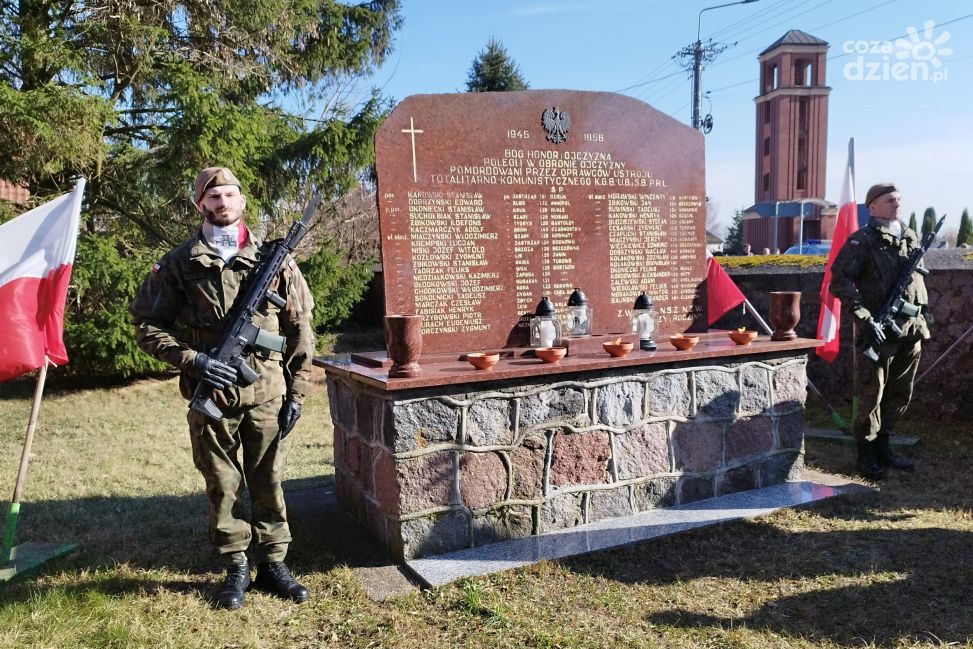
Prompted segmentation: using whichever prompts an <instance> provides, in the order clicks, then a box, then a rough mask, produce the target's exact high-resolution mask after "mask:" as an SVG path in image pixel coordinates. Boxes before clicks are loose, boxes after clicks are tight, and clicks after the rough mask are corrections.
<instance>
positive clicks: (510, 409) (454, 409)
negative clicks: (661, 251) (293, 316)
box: [327, 353, 807, 561]
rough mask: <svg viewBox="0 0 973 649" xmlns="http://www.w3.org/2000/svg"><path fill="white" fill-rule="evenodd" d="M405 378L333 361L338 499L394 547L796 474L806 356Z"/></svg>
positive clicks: (438, 545) (698, 495) (448, 544)
mask: <svg viewBox="0 0 973 649" xmlns="http://www.w3.org/2000/svg"><path fill="white" fill-rule="evenodd" d="M727 360H730V359H721V360H720V362H719V364H714V363H713V359H707V360H700V361H697V362H694V363H692V362H691V363H679V364H671V365H651V366H644V365H643V366H636V367H628V368H618V369H612V370H598V371H587V372H577V373H570V374H561V375H557V376H556V377H548V378H546V379H545V378H542V377H537V376H535V377H531V378H525V379H522V380H518V381H494V382H482V383H474V384H467V385H445V386H438V387H434V388H421V389H414V390H408V391H400V392H389V391H383V390H380V389H377V388H374V387H371V386H368V385H365V384H363V383H360V382H356V381H354V380H352V379H350V378H348V377H347V376H344V375H342V374H340V373H336V372H328V374H327V383H328V394H329V397H330V401H331V414H332V420H333V422H334V449H335V479H336V493H337V496H338V499H339V502H340V503H341V504H342V505H343V506H344V507H345V508H346V509H347V510H348V511H349V512H351V513H352V515H353V516H354V517H356V518H357V520H358V521H359V523H360V524H362V525H364V526H366V527H367V528H368V529H369V530H370V531H371V532H372V534H373V535H374V536H375V538H377V539H378V540H379V541H380V542H382V543H383V544H385V545H386V546H387V548H388V550H389V553H390V555H391V556H392V557H393V558H394V559H396V560H399V561H401V560H405V559H412V558H417V557H422V556H426V555H431V554H440V553H443V552H448V551H451V550H458V549H461V548H467V547H474V546H479V545H483V544H486V543H492V542H495V541H498V540H502V539H507V538H513V537H523V536H529V535H532V534H542V533H544V532H548V531H551V530H555V529H560V528H565V527H572V526H576V525H581V524H584V523H588V522H592V521H596V520H600V519H604V518H612V517H620V516H627V515H630V514H634V513H638V512H641V511H645V510H647V509H652V508H657V507H669V506H673V505H678V504H682V503H688V502H692V501H695V500H700V499H704V498H710V497H713V496H718V495H723V494H726V493H732V492H736V491H743V490H748V489H754V488H757V487H764V486H768V485H772V484H776V483H779V482H782V481H784V480H787V479H796V478H798V477H799V476H800V473H801V471H802V469H803V429H804V395H805V394H806V391H805V388H806V364H807V358H806V356H805V355H804V354H793V353H776V354H770V353H769V354H763V355H755V356H747V357H742V358H739V359H736V360H737V362H731V363H727V362H725V361H727Z"/></svg>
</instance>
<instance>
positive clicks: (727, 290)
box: [706, 250, 747, 327]
mask: <svg viewBox="0 0 973 649" xmlns="http://www.w3.org/2000/svg"><path fill="white" fill-rule="evenodd" d="M746 299H747V298H746V297H744V295H743V293H742V292H740V289H739V288H738V287H737V285H736V283H735V282H734V281H733V280H732V279H730V276H729V275H727V274H726V271H725V270H723V267H722V266H720V264H719V262H718V261H716V257H714V256H713V255H711V254H710V252H709V250H707V251H706V315H707V318H706V323H707V324H708V325H709V326H710V327H712V326H713V323H714V322H716V321H717V320H719V319H720V318H721V317H723V314H724V313H726V312H727V311H729V310H730V309H732V308H733V307H735V306H739V305H741V304H743V303H744V302H745V301H746Z"/></svg>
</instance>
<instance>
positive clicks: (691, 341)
mask: <svg viewBox="0 0 973 649" xmlns="http://www.w3.org/2000/svg"><path fill="white" fill-rule="evenodd" d="M669 342H670V343H672V346H673V347H675V348H676V349H678V350H679V351H686V350H687V349H692V348H693V347H695V346H696V343H698V342H699V336H684V335H682V334H674V335H672V336H669Z"/></svg>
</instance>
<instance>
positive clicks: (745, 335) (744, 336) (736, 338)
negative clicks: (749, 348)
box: [727, 330, 757, 345]
mask: <svg viewBox="0 0 973 649" xmlns="http://www.w3.org/2000/svg"><path fill="white" fill-rule="evenodd" d="M727 335H729V336H730V340H732V341H733V342H735V343H736V344H738V345H749V344H750V343H752V342H753V341H754V339H756V337H757V332H756V331H739V330H734V331H731V332H729V334H727Z"/></svg>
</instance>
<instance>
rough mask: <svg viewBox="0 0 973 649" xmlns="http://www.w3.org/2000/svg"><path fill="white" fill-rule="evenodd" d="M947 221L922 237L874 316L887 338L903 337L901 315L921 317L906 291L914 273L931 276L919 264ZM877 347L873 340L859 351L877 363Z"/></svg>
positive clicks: (938, 224) (944, 218) (941, 222)
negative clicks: (900, 323)
mask: <svg viewBox="0 0 973 649" xmlns="http://www.w3.org/2000/svg"><path fill="white" fill-rule="evenodd" d="M945 220H946V215H945V214H943V217H942V218H941V219H939V223H937V224H936V227H934V228H933V229H932V230H930V231H929V232H926V233H925V234H924V235H922V242H921V243H920V244H919V245H918V246H916V248H915V249H914V250H913V251H912V254H910V255H909V259H908V260H906V262H905V265H904V266H903V267H902V271H901V272H900V273H899V278H898V279H897V280H896V282H895V286H893V287H892V290H891V291H890V292H889V295H888V297H887V298H885V304H883V305H882V308H881V309H879V310H878V313H876V314H875V315H873V316H872V320H874V321H875V322H876V324H878V325H879V326H880V327H881V328H882V332H883V333H884V334H885V337H886V338H901V337H902V329H901V327H899V325H898V323H897V322H896V321H895V319H896V318H898V317H899V316H900V315H901V316H905V317H906V318H914V317H916V316H917V315H919V312H920V309H921V307H919V306H917V305H915V304H912V303H911V302H906V301H905V297H904V296H905V289H906V287H908V286H909V284H911V283H912V273H919V274H920V275H928V274H929V271H928V270H926V269H925V268H920V267H919V262H921V261H922V256H923V255H925V254H926V251H928V250H929V248H930V246H932V242H933V241H935V240H936V234H937V233H938V232H939V228H941V227H943V221H945ZM876 347H878V343H877V342H876V341H875V340H874V339H873V340H871V341H869V342H866V343H865V344H863V345H862V346H861V347H860V348H859V351H861V353H862V354H864V355H865V357H866V358H868V359H869V360H871V361H873V362H875V363H877V362H878V350H877V349H876Z"/></svg>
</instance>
